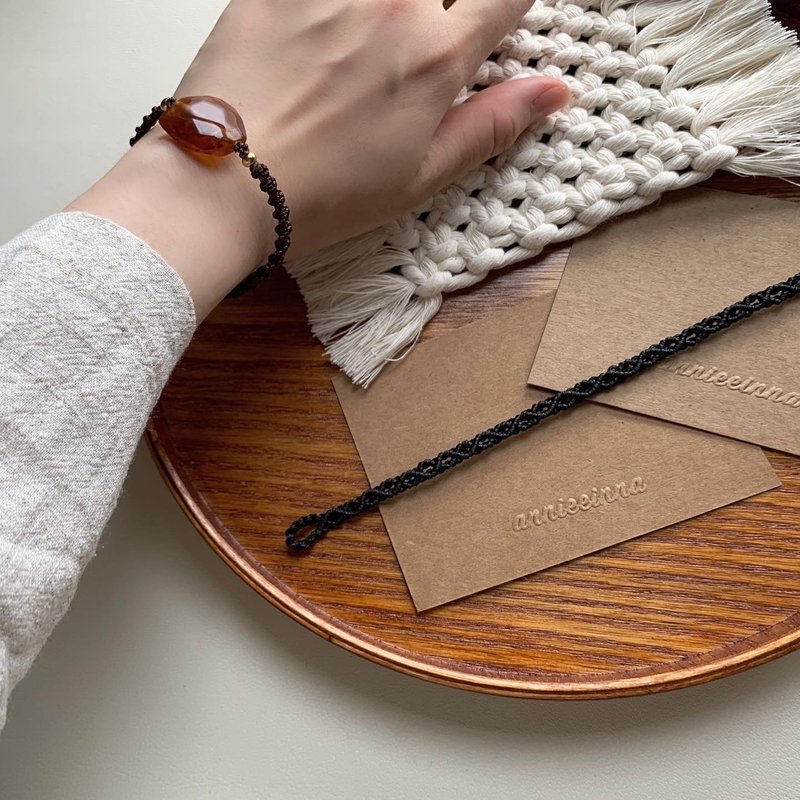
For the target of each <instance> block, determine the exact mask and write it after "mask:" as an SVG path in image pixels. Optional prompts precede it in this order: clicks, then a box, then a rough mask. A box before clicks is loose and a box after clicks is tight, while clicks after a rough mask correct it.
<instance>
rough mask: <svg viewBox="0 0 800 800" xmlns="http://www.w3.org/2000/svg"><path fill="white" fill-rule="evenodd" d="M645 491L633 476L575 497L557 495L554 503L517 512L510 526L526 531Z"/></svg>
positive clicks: (645, 487) (638, 479) (641, 483)
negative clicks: (627, 481) (520, 512)
mask: <svg viewBox="0 0 800 800" xmlns="http://www.w3.org/2000/svg"><path fill="white" fill-rule="evenodd" d="M645 491H647V484H646V483H645V482H644V479H643V478H642V477H641V476H640V477H637V478H634V479H633V480H632V481H631V482H630V483H625V481H621V482H620V483H615V484H613V485H612V486H603V487H601V488H599V489H598V488H597V487H594V488H593V489H592V490H591V491H590V492H589V493H587V494H581V495H578V496H577V497H567V498H566V499H565V498H563V497H559V498H558V500H557V501H556V502H555V503H548V504H547V505H544V506H541V508H532V509H531V510H530V511H526V512H525V513H523V514H517V516H516V517H514V521H513V522H512V523H511V527H512V528H513V529H514V530H515V531H527V530H529V529H530V528H538V527H539V526H540V525H546V524H547V523H549V522H558V521H559V520H560V519H565V518H566V517H572V516H574V515H575V514H580V513H581V512H582V511H591V510H592V509H595V508H599V507H600V506H605V505H609V504H610V503H616V502H617V501H618V500H625V499H627V498H628V497H632V496H634V495H637V494H642V492H645Z"/></svg>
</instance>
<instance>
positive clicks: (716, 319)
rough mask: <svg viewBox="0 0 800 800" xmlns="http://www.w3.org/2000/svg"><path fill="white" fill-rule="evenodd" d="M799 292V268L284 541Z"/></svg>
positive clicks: (336, 521) (295, 541)
mask: <svg viewBox="0 0 800 800" xmlns="http://www.w3.org/2000/svg"><path fill="white" fill-rule="evenodd" d="M798 294H800V272H798V273H797V274H796V275H793V276H792V277H791V278H789V279H787V280H785V281H782V282H780V283H776V284H774V285H773V286H770V287H768V288H766V289H763V290H762V291H760V292H754V293H753V294H749V295H747V297H744V298H743V299H741V300H740V301H739V302H738V303H733V305H730V306H728V307H727V308H725V309H724V310H722V311H720V312H719V313H718V314H714V315H713V316H710V317H706V318H705V319H704V320H702V321H701V322H697V323H695V324H694V325H691V326H689V327H688V328H686V329H685V330H683V331H681V332H680V333H678V334H676V335H674V336H668V337H667V338H666V339H662V340H661V341H660V342H658V343H657V344H654V345H651V346H650V347H648V348H646V349H645V350H642V352H641V353H639V354H638V355H636V356H633V358H628V359H625V361H621V362H620V363H619V364H615V365H614V366H612V367H609V368H608V369H607V370H606V371H605V372H602V373H600V374H599V375H595V376H594V377H592V378H586V379H585V380H582V381H578V383H576V384H575V385H574V386H571V387H570V388H569V389H564V390H563V391H561V392H557V393H556V394H554V395H552V396H550V397H547V398H545V399H544V400H540V401H539V402H538V403H534V404H533V405H532V406H531V407H530V408H526V409H525V410H524V411H522V412H520V413H519V414H517V415H516V416H515V417H511V419H507V420H505V421H503V422H499V423H498V424H497V425H495V426H494V427H492V428H489V429H488V430H485V431H483V432H481V433H479V434H478V435H477V436H473V438H472V439H467V440H465V441H463V442H460V443H459V444H457V445H455V446H454V447H451V448H450V449H449V450H443V451H442V452H441V453H439V454H438V455H437V456H434V457H433V458H427V459H425V460H424V461H420V463H419V464H417V465H416V466H415V467H413V468H412V469H409V470H406V471H405V472H401V473H400V474H399V475H395V476H394V477H393V478H387V479H386V480H385V481H382V482H381V483H379V484H378V485H377V486H373V487H372V488H370V489H367V490H366V491H365V492H362V493H361V494H360V495H358V497H353V498H351V499H350V500H347V501H346V502H344V503H342V504H341V505H339V506H335V507H333V508H329V509H328V510H327V511H323V512H321V513H317V514H307V515H306V516H304V517H300V518H299V519H297V520H295V521H294V522H293V523H292V524H291V525H290V526H289V528H288V529H287V531H286V546H287V547H288V548H289V549H290V550H292V551H295V552H303V551H306V550H308V549H309V548H310V547H312V546H313V545H314V544H315V543H316V542H318V541H319V540H320V539H322V538H323V537H324V536H325V535H326V534H327V533H328V531H330V530H331V529H333V528H336V527H338V526H339V525H341V524H342V523H343V522H345V521H346V520H348V519H352V518H353V517H357V516H358V515H359V514H363V513H364V512H365V511H368V510H369V509H372V508H375V507H377V506H378V505H380V504H381V503H383V502H385V501H386V500H389V499H391V498H393V497H397V495H400V494H403V492H407V491H408V490H409V489H413V488H414V487H416V486H419V485H420V484H422V483H426V482H427V481H429V480H431V479H432V478H435V477H437V476H438V475H441V474H443V473H444V472H447V471H448V470H451V469H452V468H453V467H455V466H458V465H459V464H461V463H462V462H464V461H467V460H468V459H470V458H474V457H475V456H477V455H480V454H481V453H483V452H485V451H486V450H489V449H491V448H492V447H496V446H497V445H498V444H500V443H501V442H504V441H505V440H506V439H510V438H511V437H512V436H516V435H517V434H520V433H523V432H524V431H527V430H530V429H531V428H533V427H535V426H536V425H538V424H539V423H540V422H543V421H544V420H546V419H549V418H550V417H554V416H556V415H557V414H560V413H561V412H562V411H567V410H568V409H570V408H573V407H574V406H576V405H578V404H579V403H581V402H582V401H584V400H589V399H590V398H592V397H595V396H596V395H598V394H600V393H601V392H604V391H606V390H608V389H613V388H614V387H615V386H619V385H620V384H621V383H624V382H625V381H627V380H629V379H630V378H632V377H634V376H635V375H638V374H639V373H641V372H644V371H645V370H647V369H649V368H650V367H652V366H654V365H655V364H658V363H659V362H661V361H664V360H665V359H667V358H669V357H670V356H673V355H675V354H676V353H680V352H682V351H683V350H688V349H689V348H690V347H694V346H695V345H697V344H700V342H702V341H705V340H706V339H708V338H709V337H710V336H713V335H714V334H716V333H719V332H720V331H724V330H725V329H726V328H730V327H731V325H735V324H736V323H737V322H741V321H742V320H744V319H747V318H748V317H751V316H752V315H753V314H755V313H756V312H758V311H763V310H765V309H767V308H772V307H773V306H778V305H780V304H781V303H785V302H786V301H787V300H791V299H792V298H793V297H796V296H797V295H798ZM312 526H313V529H312V530H311V531H310V532H309V533H307V534H306V535H305V536H301V535H300V533H301V531H302V530H303V529H305V528H309V527H312Z"/></svg>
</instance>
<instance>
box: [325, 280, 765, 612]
mask: <svg viewBox="0 0 800 800" xmlns="http://www.w3.org/2000/svg"><path fill="white" fill-rule="evenodd" d="M552 297H553V296H552V295H549V296H547V297H544V298H541V299H538V300H535V301H531V302H528V303H525V304H524V305H520V306H517V307H516V308H511V309H508V310H506V311H502V312H499V313H496V314H494V315H492V316H491V317H489V318H487V319H485V320H482V321H479V322H475V323H473V324H471V325H468V326H466V327H464V328H461V329H459V330H457V331H455V332H453V333H450V334H447V335H444V336H441V337H439V338H437V339H434V340H432V341H429V342H425V343H423V344H421V345H419V346H418V347H417V348H415V349H414V350H413V351H412V352H411V353H410V354H409V355H408V356H407V358H405V359H404V360H402V361H400V362H398V363H395V364H392V365H391V366H390V367H388V368H386V369H385V370H384V372H383V373H382V374H381V376H380V377H379V378H378V379H377V380H376V381H375V383H373V384H372V385H371V386H370V388H369V389H368V390H366V391H365V390H363V389H360V388H357V387H354V386H353V385H352V384H351V383H350V382H349V381H348V380H347V379H346V378H341V377H339V378H336V379H335V380H334V384H335V386H336V391H337V393H338V396H339V401H340V403H341V405H342V408H343V410H344V413H345V416H346V417H347V422H348V424H349V426H350V430H351V431H352V434H353V439H354V440H355V443H356V446H357V447H358V451H359V453H360V455H361V460H362V461H363V463H364V467H365V470H366V473H367V476H368V477H369V480H370V482H371V483H372V484H373V485H374V484H376V483H378V482H379V481H381V480H383V479H385V478H387V477H389V476H391V475H394V474H396V473H398V472H400V471H402V470H404V469H407V468H408V467H410V466H413V465H414V464H416V463H418V462H419V461H420V460H422V459H423V458H427V457H429V456H432V455H435V454H436V453H437V452H438V451H440V450H443V449H445V448H447V447H450V446H452V445H453V444H455V443H456V442H459V441H461V440H462V439H465V438H468V437H471V436H472V435H474V434H475V433H477V432H479V431H481V430H483V429H485V428H487V427H489V426H491V425H493V424H494V423H496V422H498V421H500V420H502V419H505V418H507V417H510V416H513V415H514V414H516V413H518V412H519V411H521V410H522V409H523V408H526V407H527V406H529V405H531V404H532V403H534V402H535V401H537V400H539V399H541V398H543V397H545V396H546V393H545V392H542V391H540V390H536V389H533V388H531V387H529V386H527V385H526V378H527V376H528V373H529V371H530V365H531V358H532V346H533V347H535V345H536V342H537V340H538V338H539V335H540V333H541V331H542V329H543V328H544V324H545V320H546V317H547V313H548V310H549V308H550V304H551V303H552ZM523 332H524V335H522V334H523ZM778 485H779V481H778V479H777V478H776V476H775V474H774V472H773V471H772V468H771V467H770V465H769V463H768V462H767V460H766V458H765V457H764V455H763V453H762V452H761V450H760V449H759V448H757V447H754V446H752V445H747V444H743V443H742V442H737V441H734V440H732V439H725V438H722V437H719V436H714V435H711V434H707V433H702V432H700V431H695V430H692V429H690V428H685V427H682V426H678V425H672V424H669V423H665V422H659V421H657V420H654V419H651V418H648V417H643V416H640V415H637V414H630V413H627V412H623V411H616V410H613V409H609V408H605V407H603V406H599V405H596V404H592V403H587V404H585V406H584V407H583V408H578V409H575V410H573V411H571V412H569V413H567V414H565V415H562V416H560V417H558V418H555V419H552V420H549V421H547V422H545V423H544V424H542V425H541V427H539V428H536V429H534V430H531V431H529V432H527V433H525V434H521V435H520V436H518V437H516V438H515V439H512V440H509V441H506V442H504V443H503V444H502V445H500V446H498V447H497V448H495V449H494V450H490V451H488V452H486V453H484V454H483V455H481V456H479V457H477V458H476V459H474V460H472V461H469V462H466V463H464V464H462V465H461V466H459V467H456V468H455V469H454V470H453V471H452V472H449V473H447V474H446V475H442V476H440V477H438V478H435V479H434V480H432V481H431V482H430V483H428V484H425V485H423V486H420V487H417V488H416V489H413V490H412V491H410V492H408V493H406V494H405V495H402V496H400V497H397V498H394V499H393V500H392V501H390V502H387V503H384V504H383V505H382V507H381V513H382V514H383V519H384V522H385V524H386V528H387V530H388V532H389V536H390V537H391V541H392V544H393V546H394V549H395V552H396V554H397V557H398V560H399V562H400V566H401V568H402V570H403V574H404V575H405V579H406V582H407V584H408V588H409V590H410V592H411V596H412V598H413V601H414V604H415V605H416V607H417V609H419V610H424V609H428V608H431V607H433V606H437V605H440V604H441V603H446V602H448V601H450V600H454V599H456V598H458V597H463V596H465V595H469V594H472V593H473V592H477V591H479V590H481V589H486V588H488V587H491V586H495V585H497V584H500V583H505V582H506V581H509V580H511V579H513V578H519V577H521V576H523V575H527V574H529V573H532V572H536V571H537V570H541V569H544V568H545V567H550V566H552V565H554V564H559V563H561V562H563V561H568V560H570V559H573V558H576V557H577V556H580V555H583V554H585V553H590V552H592V551H594V550H599V549H601V548H603V547H608V546H609V545H612V544H615V543H617V542H621V541H624V540H626V539H631V538H633V537H635V536H639V535H641V534H644V533H648V532H650V531H653V530H656V529H658V528H661V527H664V526H665V525H670V524H671V523H674V522H678V521H679V520H684V519H687V518H689V517H693V516H695V515H697V514H702V513H703V512H705V511H709V510H710V509H713V508H717V507H719V506H723V505H726V504H727V503H732V502H734V501H735V500H739V499H741V498H744V497H748V496H750V495H753V494H756V493H758V492H762V491H765V490H766V489H770V488H773V487H775V486H778Z"/></svg>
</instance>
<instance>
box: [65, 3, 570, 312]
mask: <svg viewBox="0 0 800 800" xmlns="http://www.w3.org/2000/svg"><path fill="white" fill-rule="evenodd" d="M529 7H530V0H456V2H455V3H454V4H453V5H451V6H450V7H449V8H448V9H445V8H444V7H443V6H442V4H441V0H304V2H302V3H298V2H296V0H232V2H231V3H230V4H229V5H228V7H227V8H226V10H225V12H224V13H223V14H222V17H221V18H220V20H219V22H218V23H217V26H216V27H215V28H214V30H213V32H212V33H211V35H210V36H209V38H208V40H207V41H206V43H205V44H204V45H203V47H202V48H201V50H200V52H199V53H198V55H197V57H196V58H195V60H194V62H193V64H192V65H191V66H190V68H189V70H188V71H187V73H186V75H185V76H184V78H183V80H182V82H181V84H180V86H179V87H178V89H177V92H176V93H175V96H176V97H182V96H186V95H192V94H210V95H216V96H218V97H221V98H223V99H225V100H227V101H228V102H229V103H231V104H232V105H233V106H235V107H236V108H237V109H238V110H239V112H240V113H241V115H242V118H243V119H244V122H245V125H246V127H247V131H248V142H249V144H250V146H251V149H252V150H253V151H254V152H255V153H256V155H257V156H258V158H259V159H260V160H261V161H263V162H265V163H266V164H267V165H268V166H269V168H270V170H271V171H272V173H273V174H274V175H275V178H276V180H277V182H278V185H279V186H280V187H281V189H282V190H283V192H284V194H285V195H286V199H287V204H288V206H289V209H290V211H291V219H292V225H293V227H294V235H293V243H292V247H291V249H290V251H289V254H288V257H289V258H298V257H301V256H306V255H309V254H311V253H313V252H315V251H316V250H318V249H320V248H322V247H324V246H326V245H329V244H332V243H334V242H336V241H340V240H342V239H346V238H349V237H351V236H354V235H356V234H358V233H361V232H364V231H367V230H371V229H373V228H375V227H377V226H378V225H381V224H383V223H385V222H388V221H390V220H391V219H394V218H395V217H397V216H398V215H400V214H402V213H404V212H406V211H408V210H410V209H412V208H413V207H415V206H417V205H419V204H420V203H421V202H422V201H424V200H425V199H426V198H427V197H429V196H430V195H431V194H433V193H435V192H436V191H437V190H439V189H440V188H442V187H443V186H445V185H446V184H447V183H449V182H451V181H453V180H454V179H456V178H457V177H459V176H460V175H462V174H463V173H465V172H467V171H468V170H470V169H471V168H474V167H475V166H478V165H479V164H481V163H482V162H484V161H486V160H488V159H489V158H491V157H492V156H494V155H496V154H498V153H500V152H502V151H503V150H505V149H507V148H508V147H509V146H510V145H511V144H512V143H513V142H514V141H515V139H516V138H517V137H518V136H519V135H520V134H521V133H522V132H523V131H524V130H525V129H526V128H527V127H529V126H530V125H531V124H533V123H534V122H536V121H537V120H538V119H540V118H542V117H543V116H545V115H547V114H549V113H552V112H553V111H555V110H556V109H558V108H559V107H561V106H562V105H563V104H564V103H565V102H566V101H567V99H568V96H569V92H568V89H567V87H566V86H565V85H564V84H563V83H560V82H559V81H555V80H552V79H549V78H529V79H524V80H515V81H509V82H506V83H503V84H500V85H498V86H495V87H492V88H490V89H486V90H484V91H482V92H479V93H478V94H476V95H474V96H473V97H471V98H470V99H469V100H468V101H467V102H465V103H463V104H461V105H458V106H455V107H452V103H453V100H454V98H455V97H456V95H457V94H458V92H459V90H460V89H461V87H462V86H464V85H465V84H466V83H468V82H469V81H470V78H471V77H472V75H473V74H474V72H475V71H476V69H477V68H478V66H479V65H480V64H481V62H482V61H483V60H484V59H485V58H486V56H487V54H489V53H490V52H491V50H492V49H493V47H494V46H495V45H496V44H497V43H498V42H499V41H500V39H501V38H502V37H503V35H504V34H505V33H506V32H508V31H509V30H511V29H513V27H514V25H515V23H517V22H518V21H519V19H520V18H521V17H522V15H523V14H524V13H525V12H526V11H527V10H528V8H529ZM158 99H159V98H155V99H154V102H156V101H157V100H158ZM140 204H141V205H142V206H144V207H140ZM71 208H75V209H83V210H86V211H90V212H92V213H96V214H99V215H101V216H107V217H110V218H111V219H114V220H115V221H117V222H119V223H120V224H122V225H124V226H125V227H128V228H129V229H130V230H132V231H133V232H134V233H137V234H138V235H140V236H141V237H142V238H144V239H145V240H146V241H148V242H149V243H150V244H151V245H152V246H153V247H154V248H155V249H156V250H158V251H159V252H161V254H162V256H164V258H165V259H166V260H167V261H168V262H169V263H170V264H171V265H172V266H173V267H174V268H175V269H177V270H178V272H179V273H180V274H181V275H182V276H183V278H184V280H185V281H186V283H187V286H188V287H189V289H190V291H191V292H192V295H193V297H194V300H195V305H196V308H197V311H198V317H200V318H202V317H203V316H205V314H206V313H207V312H208V311H209V310H210V309H211V308H212V307H213V306H214V305H215V304H216V303H217V302H219V300H221V299H222V298H223V297H224V296H225V294H226V293H227V292H228V291H229V290H230V289H231V288H232V287H233V286H234V285H235V284H236V283H238V282H239V281H240V280H241V279H242V278H243V277H244V276H245V275H246V274H247V273H249V272H250V271H251V270H252V269H254V268H255V266H256V265H257V264H258V263H260V262H261V261H263V260H264V259H265V257H266V255H267V254H268V253H269V251H270V248H271V243H272V238H273V221H272V218H271V216H270V214H269V209H268V206H267V203H266V197H265V196H264V195H263V194H262V193H261V192H260V191H259V189H258V186H257V184H256V183H255V181H253V180H252V179H251V178H250V177H249V175H248V174H247V172H246V171H245V170H244V169H243V168H242V167H241V165H240V164H239V163H238V161H237V159H236V158H235V157H230V158H227V159H223V160H222V161H220V162H219V163H218V164H217V165H215V166H208V165H207V164H203V163H200V162H199V161H198V160H197V159H194V158H193V157H192V156H189V155H188V154H186V153H184V152H183V151H181V150H180V149H179V148H177V146H176V145H175V144H174V143H173V142H171V141H170V140H168V138H167V137H166V134H164V132H163V131H161V129H160V128H156V129H155V130H154V131H152V132H151V133H149V134H148V135H147V136H146V137H145V138H144V139H143V140H142V141H141V142H140V143H139V144H137V145H136V146H135V147H134V148H133V150H132V151H131V152H130V153H129V154H128V155H126V156H125V157H124V158H123V159H122V161H121V162H120V164H119V165H117V167H116V168H115V170H112V172H111V173H109V175H108V176H106V178H104V179H103V180H102V181H100V183H98V184H97V185H96V186H95V187H93V189H92V190H90V192H88V193H87V194H85V195H84V196H82V197H81V198H80V199H79V200H78V201H76V202H75V203H74V204H73V205H72V206H71Z"/></svg>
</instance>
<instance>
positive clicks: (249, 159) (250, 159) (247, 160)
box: [242, 150, 258, 167]
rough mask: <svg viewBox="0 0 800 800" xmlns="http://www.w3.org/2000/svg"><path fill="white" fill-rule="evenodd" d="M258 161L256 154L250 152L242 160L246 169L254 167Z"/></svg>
mask: <svg viewBox="0 0 800 800" xmlns="http://www.w3.org/2000/svg"><path fill="white" fill-rule="evenodd" d="M257 160H258V159H257V158H256V154H255V153H253V152H252V151H250V150H248V151H247V155H246V156H244V157H243V158H242V164H244V165H245V166H246V167H252V166H253V164H255V163H256V161H257Z"/></svg>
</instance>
